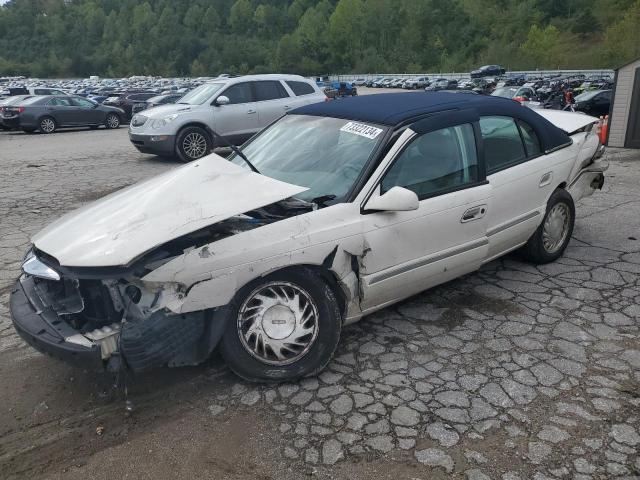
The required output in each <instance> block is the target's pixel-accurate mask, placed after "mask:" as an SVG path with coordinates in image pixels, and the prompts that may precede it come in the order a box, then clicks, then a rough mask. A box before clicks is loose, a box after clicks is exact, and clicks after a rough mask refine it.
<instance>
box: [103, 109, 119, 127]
mask: <svg viewBox="0 0 640 480" xmlns="http://www.w3.org/2000/svg"><path fill="white" fill-rule="evenodd" d="M104 126H105V127H107V128H109V129H112V128H119V127H120V116H119V115H118V114H117V113H110V114H108V115H107V117H106V118H105V119H104Z"/></svg>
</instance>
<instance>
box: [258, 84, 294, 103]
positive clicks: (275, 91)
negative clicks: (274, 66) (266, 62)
mask: <svg viewBox="0 0 640 480" xmlns="http://www.w3.org/2000/svg"><path fill="white" fill-rule="evenodd" d="M253 85H254V88H255V92H256V102H263V101H265V100H275V99H277V98H287V97H288V96H289V94H288V93H287V91H286V90H285V89H284V87H283V86H282V84H281V83H280V82H278V81H275V80H268V81H261V82H253Z"/></svg>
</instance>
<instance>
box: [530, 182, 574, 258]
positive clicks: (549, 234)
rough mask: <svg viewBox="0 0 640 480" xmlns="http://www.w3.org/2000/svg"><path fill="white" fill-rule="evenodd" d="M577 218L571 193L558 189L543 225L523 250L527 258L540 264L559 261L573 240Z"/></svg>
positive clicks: (550, 199)
mask: <svg viewBox="0 0 640 480" xmlns="http://www.w3.org/2000/svg"><path fill="white" fill-rule="evenodd" d="M575 216H576V210H575V205H574V203H573V198H572V197H571V195H570V194H569V192H567V191H566V190H563V189H561V188H558V189H556V190H555V191H554V192H553V194H551V197H550V198H549V201H548V202H547V210H546V212H545V215H544V219H543V220H542V223H541V224H540V226H539V227H538V228H537V229H536V231H535V232H534V234H533V235H532V236H531V238H530V239H529V240H528V241H527V243H526V245H525V246H524V247H523V249H522V253H523V254H524V256H525V258H526V259H528V260H530V261H532V262H534V263H539V264H542V263H549V262H553V261H554V260H557V259H558V258H559V257H560V256H561V255H562V254H563V253H564V251H565V249H566V248H567V245H568V244H569V241H570V240H571V234H572V233H573V225H574V223H575Z"/></svg>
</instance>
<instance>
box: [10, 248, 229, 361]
mask: <svg viewBox="0 0 640 480" xmlns="http://www.w3.org/2000/svg"><path fill="white" fill-rule="evenodd" d="M51 263H52V262H51V260H49V259H47V258H46V254H39V253H33V252H31V253H29V254H28V256H27V258H26V259H25V262H24V264H23V270H24V274H23V275H22V276H21V277H20V279H19V280H18V281H17V282H16V285H15V289H14V290H13V292H12V294H11V304H10V308H11V316H12V319H13V323H14V326H15V328H16V330H17V331H18V333H19V334H20V336H21V337H22V338H23V339H24V340H25V341H26V342H27V343H29V344H30V345H32V346H33V347H34V348H36V349H37V350H39V351H41V352H42V353H45V354H49V355H51V356H53V357H56V358H59V359H61V360H65V361H68V362H71V363H73V364H76V365H78V366H83V367H95V366H110V367H112V368H114V369H117V368H119V367H120V366H121V365H122V364H123V362H124V364H126V365H127V366H128V367H129V368H130V369H131V370H133V371H145V370H149V369H152V368H155V367H159V366H163V365H169V366H180V365H194V364H197V363H200V362H202V361H203V360H204V359H205V358H206V357H207V356H208V355H209V354H210V352H211V350H212V348H213V347H214V346H215V344H214V345H211V344H212V341H214V342H215V343H217V340H218V339H219V335H220V334H221V332H214V333H215V334H214V335H213V336H212V332H211V329H212V322H210V321H208V320H210V317H211V316H212V315H213V314H212V313H211V312H194V313H189V314H179V315H176V314H173V313H171V312H170V311H169V310H167V309H166V308H165V306H166V305H167V303H168V302H172V301H175V300H176V299H177V298H179V297H181V296H182V295H183V293H182V292H181V290H180V286H179V285H177V284H170V283H163V284H153V283H148V282H142V281H140V280H139V279H138V278H136V276H135V274H133V273H131V272H127V274H122V275H119V274H118V273H117V272H113V273H112V274H111V275H109V273H105V272H86V271H82V270H78V269H76V270H70V269H63V268H60V269H57V268H56V266H55V265H52V264H51ZM59 270H62V271H59ZM219 323H221V322H219ZM215 337H217V338H215Z"/></svg>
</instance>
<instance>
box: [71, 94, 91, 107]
mask: <svg viewBox="0 0 640 480" xmlns="http://www.w3.org/2000/svg"><path fill="white" fill-rule="evenodd" d="M71 101H72V102H73V104H74V105H76V106H77V107H83V108H93V106H94V103H93V102H90V101H89V100H87V99H86V98H76V97H73V98H72V99H71Z"/></svg>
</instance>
